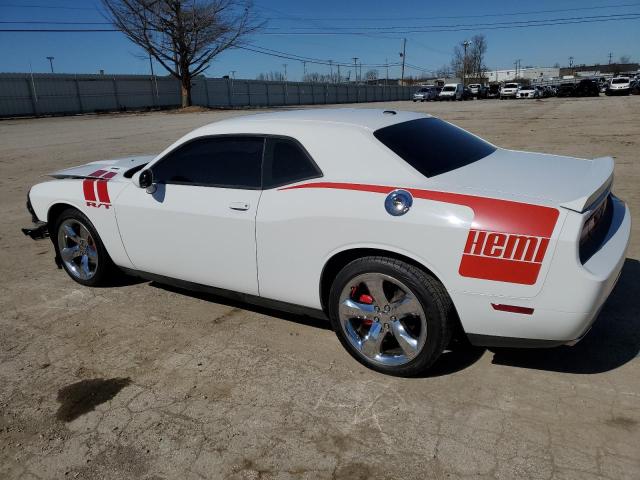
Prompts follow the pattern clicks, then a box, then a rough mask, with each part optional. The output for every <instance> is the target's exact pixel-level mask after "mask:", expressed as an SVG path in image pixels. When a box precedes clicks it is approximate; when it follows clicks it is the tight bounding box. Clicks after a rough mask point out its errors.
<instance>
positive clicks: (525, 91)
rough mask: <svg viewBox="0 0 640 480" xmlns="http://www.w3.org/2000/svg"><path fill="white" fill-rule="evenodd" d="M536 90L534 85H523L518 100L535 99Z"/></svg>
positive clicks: (517, 95)
mask: <svg viewBox="0 0 640 480" xmlns="http://www.w3.org/2000/svg"><path fill="white" fill-rule="evenodd" d="M535 97H536V89H535V87H534V86H533V85H523V86H521V87H520V90H518V92H517V93H516V98H535Z"/></svg>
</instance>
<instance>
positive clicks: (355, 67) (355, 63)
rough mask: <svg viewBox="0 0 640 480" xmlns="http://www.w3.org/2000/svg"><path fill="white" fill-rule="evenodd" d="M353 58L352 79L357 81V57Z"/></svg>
mask: <svg viewBox="0 0 640 480" xmlns="http://www.w3.org/2000/svg"><path fill="white" fill-rule="evenodd" d="M352 58H353V80H354V81H355V82H356V83H357V82H358V57H352Z"/></svg>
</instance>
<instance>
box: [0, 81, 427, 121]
mask: <svg viewBox="0 0 640 480" xmlns="http://www.w3.org/2000/svg"><path fill="white" fill-rule="evenodd" d="M413 90H415V88H412V87H401V86H396V85H393V86H383V85H356V84H345V83H340V84H334V83H304V82H270V81H262V80H234V79H225V78H205V77H197V78H196V79H194V81H193V89H192V100H193V104H194V105H200V106H206V107H217V108H225V107H226V108H238V107H269V106H286V105H316V104H330V103H357V102H378V101H392V100H409V99H410V98H411V94H412V92H413ZM178 105H180V83H179V82H178V81H177V80H176V79H174V78H172V77H151V76H145V75H67V74H48V73H47V74H33V75H32V74H29V73H11V74H8V73H5V74H0V116H1V117H12V116H34V115H65V114H76V113H94V112H111V111H124V110H144V109H153V108H169V107H176V106H178Z"/></svg>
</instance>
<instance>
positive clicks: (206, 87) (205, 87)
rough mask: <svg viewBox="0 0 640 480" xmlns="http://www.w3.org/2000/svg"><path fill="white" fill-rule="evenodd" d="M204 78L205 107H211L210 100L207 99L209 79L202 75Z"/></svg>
mask: <svg viewBox="0 0 640 480" xmlns="http://www.w3.org/2000/svg"><path fill="white" fill-rule="evenodd" d="M202 78H204V93H205V94H206V97H207V108H209V107H211V101H210V100H209V79H208V78H206V77H202Z"/></svg>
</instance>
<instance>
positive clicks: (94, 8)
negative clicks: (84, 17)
mask: <svg viewBox="0 0 640 480" xmlns="http://www.w3.org/2000/svg"><path fill="white" fill-rule="evenodd" d="M5 7H8V8H46V9H51V10H93V11H96V10H98V9H97V8H96V7H65V6H63V5H19V4H15V3H5V4H4V5H0V8H5Z"/></svg>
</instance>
